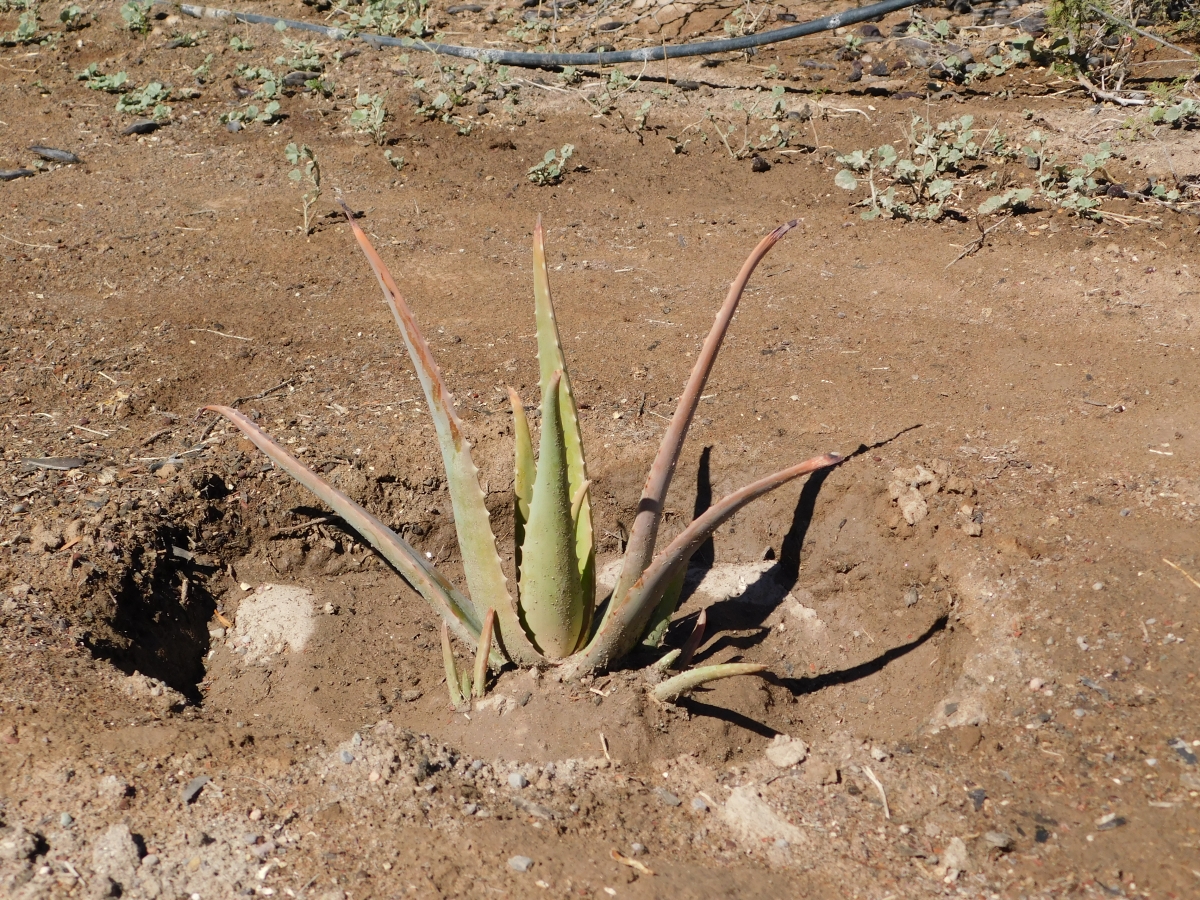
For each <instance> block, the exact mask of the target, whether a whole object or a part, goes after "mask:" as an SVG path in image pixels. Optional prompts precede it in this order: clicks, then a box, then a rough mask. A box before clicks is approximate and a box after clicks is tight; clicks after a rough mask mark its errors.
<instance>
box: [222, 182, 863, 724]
mask: <svg viewBox="0 0 1200 900" xmlns="http://www.w3.org/2000/svg"><path fill="white" fill-rule="evenodd" d="M343 208H344V209H345V211H346V214H347V219H348V223H349V225H350V228H351V230H352V231H353V233H354V236H355V238H356V240H357V241H358V244H359V246H360V247H361V248H362V250H363V252H364V253H365V254H366V256H367V259H368V261H369V263H370V265H371V268H372V270H373V271H374V273H375V276H376V279H377V280H378V282H379V285H380V287H381V288H382V289H383V293H384V298H385V300H386V301H387V304H388V306H389V308H390V309H391V311H392V314H393V316H394V318H395V320H396V323H397V325H398V326H399V328H400V331H401V335H402V337H403V340H404V344H405V347H406V348H407V349H408V353H409V358H410V359H411V360H412V363H413V366H414V368H415V369H416V374H417V377H418V379H419V381H420V384H421V386H422V389H423V391H424V394H425V399H426V402H427V404H428V407H429V412H430V414H431V418H432V419H433V424H434V429H435V431H436V433H437V436H438V443H439V445H440V448H441V451H442V461H443V464H444V465H445V470H446V484H447V487H448V489H449V492H450V502H451V507H452V509H453V513H454V527H455V530H456V531H457V534H458V543H459V549H460V551H461V556H462V567H463V573H464V576H465V579H466V583H467V588H468V593H462V592H460V591H459V590H458V589H456V588H455V587H454V586H453V585H452V584H451V583H450V581H449V580H448V579H447V578H446V577H445V576H444V575H442V573H440V572H439V571H438V570H437V569H435V568H434V567H433V565H432V564H431V563H430V562H429V561H428V559H427V558H426V556H425V555H423V554H422V553H420V552H419V551H418V550H416V549H415V548H414V547H412V546H411V545H410V544H409V543H408V542H407V541H405V540H404V539H403V538H402V537H401V536H400V535H398V534H396V533H395V532H394V531H392V530H391V529H390V528H388V527H387V526H386V525H384V524H383V522H381V521H380V520H379V519H378V518H376V517H375V516H373V515H372V514H371V513H369V512H368V511H367V510H366V509H364V508H363V507H362V506H360V505H358V504H357V503H355V502H354V501H353V500H351V499H350V498H349V497H347V496H346V495H345V494H343V493H342V492H340V491H338V490H336V489H335V488H334V487H332V486H331V485H330V484H329V483H328V482H326V481H325V480H324V479H322V478H321V476H319V475H318V474H317V473H316V472H314V471H313V470H312V469H309V468H308V467H307V466H305V465H304V464H303V463H301V462H300V461H299V460H298V459H296V458H295V457H293V456H291V455H290V454H289V453H288V452H287V450H285V449H284V448H283V447H282V446H280V445H279V444H277V443H276V442H275V441H273V440H272V439H271V438H270V437H269V436H267V435H266V434H265V433H264V432H263V431H262V430H260V429H259V428H258V426H257V425H255V424H254V422H252V421H251V420H250V419H249V418H247V417H246V416H244V415H242V414H241V413H239V412H238V411H237V410H234V409H231V408H229V407H226V406H210V407H208V409H210V410H213V411H215V412H217V413H219V414H220V415H223V416H225V417H226V418H227V419H228V420H229V421H230V422H232V423H233V424H234V425H235V426H236V427H237V428H238V429H240V430H241V431H242V432H243V433H244V434H245V435H246V436H247V437H248V438H249V439H250V440H251V441H252V442H253V443H254V444H255V445H256V446H257V447H258V448H259V449H260V450H262V451H263V452H264V453H265V454H267V455H268V456H269V457H270V458H271V459H272V460H273V461H274V462H275V463H276V464H277V465H279V467H280V468H281V469H283V470H284V471H285V472H287V473H288V474H289V475H291V476H292V477H293V478H295V479H296V480H297V481H298V482H300V484H302V485H303V486H304V487H306V488H308V489H309V490H310V491H312V492H313V493H314V494H315V495H316V496H317V497H318V498H319V499H320V500H322V501H323V502H325V503H327V504H328V505H330V506H331V507H333V509H334V510H336V511H337V513H338V514H339V515H341V516H342V518H343V519H344V520H345V521H346V522H347V523H348V524H349V525H350V526H351V527H352V528H354V529H355V530H356V531H357V532H358V533H359V534H360V535H362V536H363V538H365V539H366V540H367V541H368V542H369V543H371V545H372V546H373V547H375V549H376V550H378V551H379V553H380V554H381V555H383V556H384V557H385V558H386V559H387V560H388V562H390V563H391V564H392V565H393V566H394V567H395V568H396V570H397V571H398V572H399V573H400V574H401V575H402V576H403V577H404V578H405V580H406V581H407V582H408V583H409V584H410V585H411V586H412V587H413V588H414V589H415V590H416V591H417V592H418V593H420V594H421V595H422V596H423V597H424V598H425V600H426V601H427V602H429V603H430V605H431V606H432V607H433V608H434V610H435V611H436V612H437V613H438V614H439V615H440V616H441V618H442V621H443V623H444V624H445V630H444V633H443V635H444V636H443V641H442V654H443V662H444V664H445V668H446V681H447V686H448V688H449V693H450V699H451V702H452V703H453V704H455V705H456V706H460V705H463V704H466V703H468V702H469V700H470V698H471V697H475V698H478V697H480V696H482V694H483V692H484V688H485V687H486V676H487V669H488V667H489V665H490V666H491V667H493V668H499V667H501V666H503V665H506V664H510V663H511V664H514V665H517V666H526V667H529V666H537V667H543V668H550V667H555V668H557V670H558V673H559V675H560V676H561V678H563V679H565V680H572V679H577V678H579V677H581V676H584V675H588V674H591V673H593V672H596V671H599V670H603V669H606V668H609V667H610V666H612V665H613V664H614V663H616V662H618V661H619V660H621V659H622V658H623V657H625V656H626V655H628V654H629V653H630V652H631V651H633V650H634V649H635V648H637V647H638V646H639V644H640V645H643V646H647V647H657V646H659V645H660V642H661V640H662V636H663V633H664V632H665V630H666V624H667V623H668V622H669V621H670V620H671V618H672V617H673V616H674V614H675V611H676V607H677V605H678V602H679V598H680V596H681V590H682V588H683V582H684V575H685V574H686V572H687V568H688V564H689V562H690V560H691V557H692V554H693V552H694V551H695V550H696V548H698V547H699V546H701V545H702V544H703V543H704V542H705V541H706V540H707V539H708V537H709V536H710V535H711V534H712V533H713V532H714V531H715V530H716V529H717V528H719V527H720V526H721V525H722V524H723V523H724V522H726V521H728V520H729V518H730V517H732V516H733V515H734V514H735V513H736V512H737V511H738V510H740V509H742V508H743V507H744V506H746V505H747V504H748V503H750V502H752V501H753V500H754V499H756V498H758V497H761V496H763V495H764V494H766V493H768V492H770V491H772V490H774V489H775V488H777V487H779V486H781V485H783V484H786V483H787V482H789V481H792V480H793V479H795V478H798V477H801V476H803V475H807V474H810V473H812V472H816V471H819V470H821V469H826V468H829V467H831V466H835V465H838V464H839V463H840V462H842V459H843V458H842V457H841V456H840V455H839V454H836V453H826V454H823V455H821V456H816V457H813V458H812V459H809V460H807V461H805V462H802V463H797V464H795V465H793V466H791V467H789V468H786V469H783V470H781V471H779V472H776V473H774V474H773V475H768V476H766V477H764V478H760V479H759V480H758V481H755V482H753V483H752V484H750V485H747V486H746V487H744V488H742V489H741V490H739V491H736V492H735V493H733V494H730V495H729V496H727V497H725V498H723V499H721V500H719V501H718V502H716V503H714V504H713V505H712V506H710V507H709V508H708V510H707V511H706V512H704V513H703V514H702V515H700V516H698V517H697V518H696V519H695V520H694V521H693V522H691V523H690V524H689V525H688V526H687V527H685V528H684V530H683V531H682V533H681V534H680V535H679V536H678V537H676V538H675V539H674V540H672V541H671V542H670V543H669V544H668V545H667V547H666V548H665V549H663V550H661V551H660V552H656V545H657V544H658V537H659V531H660V526H661V524H662V518H663V510H664V507H665V500H666V496H667V492H668V490H669V488H670V484H671V480H672V476H673V474H674V472H675V470H676V464H677V462H678V458H679V454H680V451H681V449H682V447H683V442H684V439H685V438H686V436H687V432H688V429H689V427H690V425H691V422H692V419H693V417H694V415H695V412H696V408H697V406H698V405H699V402H700V398H701V396H702V393H703V390H704V386H705V384H706V383H707V380H708V376H709V373H710V372H711V371H712V367H713V364H714V362H715V361H716V356H717V352H718V350H719V349H720V345H721V343H722V341H723V340H724V337H725V334H726V332H727V330H728V328H729V325H730V323H731V321H732V319H733V316H734V313H735V312H736V311H737V307H738V304H739V302H740V300H741V296H742V293H743V292H744V290H745V287H746V284H747V283H748V281H749V279H750V277H751V275H752V274H753V272H754V269H755V268H756V267H757V265H758V263H759V262H760V261H761V260H762V259H763V257H764V256H766V254H767V252H768V251H769V250H770V248H771V247H772V246H774V244H775V243H776V242H777V241H778V240H779V239H780V238H781V237H783V235H784V234H786V233H787V232H788V231H789V230H790V229H791V228H793V227H795V226H796V224H797V223H796V222H789V223H787V224H786V225H782V226H780V227H779V228H776V229H775V230H774V231H772V232H771V233H770V234H769V235H767V236H766V237H765V238H763V240H762V241H760V242H759V244H758V246H757V247H756V248H755V249H754V251H753V252H752V253H751V255H750V257H749V258H748V259H747V260H746V262H745V264H744V265H743V266H742V269H741V271H740V272H739V273H738V276H737V278H736V279H735V280H734V282H733V284H732V285H731V286H730V288H729V292H728V294H727V295H726V298H725V302H724V303H723V304H722V306H721V309H720V311H719V312H718V314H717V317H716V320H715V322H714V323H713V327H712V330H711V331H710V333H709V335H708V338H707V339H706V340H705V342H704V344H703V346H702V348H701V350H700V352H699V353H698V354H697V358H696V362H695V364H694V366H693V368H692V372H691V375H690V376H689V378H688V380H687V383H686V385H685V386H684V389H683V393H682V394H681V396H680V398H679V402H678V405H677V407H676V409H675V413H674V415H673V417H672V418H671V421H670V424H669V426H668V428H667V430H666V433H665V434H664V436H663V440H662V444H661V445H660V447H659V450H658V453H657V455H656V456H655V459H654V463H653V465H652V466H651V468H650V474H649V476H648V477H647V479H646V482H645V487H644V488H643V492H642V496H641V499H640V501H639V502H638V504H637V509H638V513H637V516H636V518H635V519H634V522H633V527H632V530H631V532H630V535H629V541H628V543H627V545H626V552H625V557H624V560H623V562H622V569H621V573H620V575H619V576H618V578H617V583H616V585H615V586H614V588H613V590H612V592H611V593H610V594H608V595H607V597H598V596H597V594H596V531H595V526H594V523H593V517H592V501H591V484H592V482H591V480H590V479H589V478H588V473H587V464H586V460H585V457H584V450H583V435H582V429H581V427H580V420H579V408H578V405H577V402H576V397H575V392H574V387H573V383H572V379H571V377H570V376H569V375H568V373H567V367H566V362H565V360H564V358H563V353H562V341H561V338H560V335H559V329H558V323H557V320H556V318H555V313H554V306H553V303H552V302H551V298H550V284H549V272H548V271H547V266H546V250H545V246H544V243H543V238H542V228H541V223H540V222H539V223H538V225H537V226H536V227H535V229H534V235H533V263H534V265H533V295H534V312H535V320H536V323H537V346H538V355H537V359H538V367H539V387H540V390H541V403H540V408H541V415H540V417H539V419H538V424H539V425H540V432H541V433H540V435H539V439H538V452H537V455H536V457H535V454H534V444H533V430H532V429H531V427H530V422H529V419H528V417H527V416H526V413H525V406H524V403H523V401H522V399H521V397H520V396H519V395H518V394H517V392H516V391H514V390H512V389H510V390H509V400H510V403H511V406H512V412H513V433H514V451H513V456H514V466H513V471H514V479H513V506H512V509H513V524H514V533H515V546H514V548H513V549H514V554H513V560H514V564H515V576H516V578H515V585H516V592H515V597H514V595H513V594H512V593H510V589H509V582H508V580H507V577H506V575H505V572H504V567H503V564H502V561H501V558H500V555H499V553H498V552H497V549H496V538H495V534H494V532H493V531H492V525H491V521H490V518H491V514H490V513H489V511H488V508H487V495H486V494H485V493H484V491H483V490H482V488H481V487H480V484H479V470H478V469H477V468H476V467H475V463H474V461H473V460H472V457H471V442H470V441H469V440H468V438H467V436H466V434H465V431H464V427H463V423H462V421H461V420H460V419H459V417H458V414H457V412H456V410H455V402H454V398H453V395H452V394H451V392H450V390H449V387H448V385H447V384H446V382H445V381H444V379H443V377H442V373H441V371H440V370H439V369H438V366H437V364H436V363H435V362H434V360H433V355H432V353H431V352H430V348H429V345H428V343H427V342H426V340H425V338H424V336H423V335H422V334H421V331H420V329H419V327H418V325H417V322H416V318H415V317H414V316H413V314H412V311H411V309H410V308H409V307H408V304H407V303H406V302H405V300H404V297H403V296H402V295H401V294H400V290H399V288H398V287H397V286H396V282H395V279H394V278H393V277H392V274H391V273H390V272H389V271H388V269H387V267H386V266H385V265H384V263H383V260H382V259H380V257H379V254H378V253H377V252H376V251H375V248H374V247H372V246H371V243H370V241H369V240H368V238H367V236H366V234H365V233H364V232H363V230H362V229H361V228H360V227H359V226H358V223H357V222H355V221H354V218H353V215H352V214H351V213H350V210H349V208H348V207H345V205H344V204H343ZM605 600H606V602H602V603H601V602H598V601H605ZM697 630H698V631H699V634H696V633H695V632H694V633H693V640H690V641H689V642H688V648H687V650H688V652H684V653H682V654H681V652H680V651H679V650H673V651H671V652H670V653H668V654H667V655H666V656H664V657H663V658H662V659H661V660H660V661H659V666H651V667H650V669H649V672H648V674H649V673H652V677H653V679H654V680H656V681H660V682H661V683H658V684H657V685H656V686H655V687H654V689H653V692H652V693H653V696H654V697H655V698H656V699H658V700H660V701H662V702H672V701H674V700H675V699H677V698H678V697H680V696H681V695H682V694H684V693H686V692H687V691H690V690H692V689H694V688H696V687H699V686H700V685H703V684H705V683H707V682H710V681H713V680H715V679H718V678H728V677H731V676H735V675H746V674H754V673H758V672H761V671H763V669H764V668H765V667H764V666H761V665H757V664H751V663H740V664H739V663H725V664H720V665H708V666H701V667H699V668H692V669H689V668H687V667H688V666H689V665H690V656H691V652H690V650H693V649H694V648H695V647H696V646H698V645H699V638H700V637H701V636H702V634H703V632H702V629H697ZM451 635H453V636H454V637H456V638H457V639H458V640H459V641H461V642H462V643H463V644H465V645H466V646H467V647H468V649H469V650H470V651H471V652H473V653H474V655H475V665H474V676H473V677H472V674H471V673H470V672H466V671H464V672H462V673H461V674H460V672H459V671H458V667H457V666H456V664H455V661H454V650H453V647H452V645H451V640H450V638H451ZM672 664H675V665H677V666H678V667H679V668H681V669H684V671H681V672H680V674H678V675H676V676H674V677H673V678H670V679H668V680H666V681H661V677H662V676H661V673H662V670H664V669H666V668H668V667H669V666H670V665H672Z"/></svg>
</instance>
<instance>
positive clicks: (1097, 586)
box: [1092, 581, 1104, 591]
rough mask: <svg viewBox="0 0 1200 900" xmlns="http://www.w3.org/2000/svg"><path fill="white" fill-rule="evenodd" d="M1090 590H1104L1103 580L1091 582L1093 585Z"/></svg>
mask: <svg viewBox="0 0 1200 900" xmlns="http://www.w3.org/2000/svg"><path fill="white" fill-rule="evenodd" d="M1092 590H1093V591H1102V590H1104V582H1103V581H1097V582H1096V583H1095V584H1093V585H1092Z"/></svg>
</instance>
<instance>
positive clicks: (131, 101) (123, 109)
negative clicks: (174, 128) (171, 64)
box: [117, 81, 171, 121]
mask: <svg viewBox="0 0 1200 900" xmlns="http://www.w3.org/2000/svg"><path fill="white" fill-rule="evenodd" d="M170 96H171V89H170V88H169V87H167V86H166V85H164V84H162V83H161V82H158V81H152V82H150V83H149V84H148V85H146V86H145V87H144V88H142V89H141V90H140V91H130V92H129V93H126V94H122V95H121V96H120V97H118V98H117V112H119V113H126V114H129V115H143V114H146V113H149V114H150V117H151V118H153V119H155V120H158V121H161V120H162V119H169V118H170V117H171V107H169V106H167V104H166V101H167V99H168V98H169V97H170Z"/></svg>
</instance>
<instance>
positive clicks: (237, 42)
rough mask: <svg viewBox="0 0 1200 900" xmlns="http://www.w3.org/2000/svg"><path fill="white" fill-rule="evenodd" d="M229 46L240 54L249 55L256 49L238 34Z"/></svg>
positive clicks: (231, 39)
mask: <svg viewBox="0 0 1200 900" xmlns="http://www.w3.org/2000/svg"><path fill="white" fill-rule="evenodd" d="M229 46H230V48H232V49H233V50H236V51H237V52H238V53H248V52H250V51H251V50H253V49H254V45H253V44H252V43H250V42H249V41H248V40H246V39H245V38H242V37H238V36H237V35H236V34H235V35H234V36H233V37H231V38H230V39H229Z"/></svg>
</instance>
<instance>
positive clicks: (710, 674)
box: [654, 663, 767, 703]
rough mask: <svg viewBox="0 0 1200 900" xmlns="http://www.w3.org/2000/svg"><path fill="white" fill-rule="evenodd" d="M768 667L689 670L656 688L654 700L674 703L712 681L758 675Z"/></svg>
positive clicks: (729, 665)
mask: <svg viewBox="0 0 1200 900" xmlns="http://www.w3.org/2000/svg"><path fill="white" fill-rule="evenodd" d="M766 670H767V667H766V666H760V665H758V664H757V663H723V664H722V665H719V666H702V667H700V668H699V669H689V670H688V671H686V672H682V673H680V674H679V675H676V676H675V677H674V678H668V679H667V680H666V681H664V682H663V683H662V684H659V685H656V686H655V688H654V699H656V700H661V701H662V702H663V703H674V702H675V701H676V700H678V699H679V698H680V697H682V696H683V695H684V694H686V693H687V692H688V691H691V690H694V689H696V688H698V687H700V685H702V684H708V683H709V682H710V681H716V680H717V679H718V678H732V677H733V676H735V675H757V674H758V673H759V672H765V671H766Z"/></svg>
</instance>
